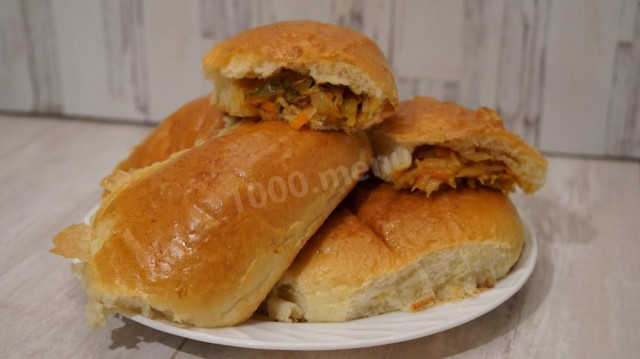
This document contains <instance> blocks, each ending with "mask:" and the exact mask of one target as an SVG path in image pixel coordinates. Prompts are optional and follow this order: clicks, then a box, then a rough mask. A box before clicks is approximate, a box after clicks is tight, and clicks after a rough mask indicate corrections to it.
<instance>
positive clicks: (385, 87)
mask: <svg viewBox="0 0 640 359" xmlns="http://www.w3.org/2000/svg"><path fill="white" fill-rule="evenodd" d="M203 68H204V71H205V75H206V77H207V78H211V77H213V76H214V74H218V73H219V74H222V75H223V76H225V77H228V78H235V79H238V78H243V77H267V76H269V75H270V74H271V73H273V72H275V71H276V70H278V69H280V68H287V69H291V70H296V71H299V72H303V73H309V74H310V75H311V76H312V77H314V78H315V79H316V80H317V81H319V82H329V83H333V84H336V85H345V86H348V87H350V88H351V89H352V90H353V91H354V92H355V93H357V94H359V93H366V94H368V95H370V96H372V97H376V98H379V99H388V100H390V102H392V103H393V104H394V105H395V104H396V103H397V98H398V96H397V92H396V85H395V80H394V77H393V74H392V72H391V68H390V66H389V64H388V63H387V60H386V59H385V56H384V54H383V53H382V51H381V50H380V48H378V46H377V45H376V44H375V43H374V42H373V41H372V40H371V39H369V38H368V37H366V36H364V35H362V34H361V33H359V32H357V31H355V30H352V29H349V28H346V27H341V26H336V25H330V24H324V23H319V22H315V21H307V20H303V21H285V22H279V23H275V24H271V25H266V26H261V27H257V28H254V29H250V30H247V31H244V32H242V33H240V34H238V35H236V36H234V37H232V38H230V39H228V40H226V41H223V42H221V43H219V44H217V45H216V46H215V47H214V48H213V49H212V50H211V51H210V52H209V53H208V54H207V55H206V56H205V57H204V59H203Z"/></svg>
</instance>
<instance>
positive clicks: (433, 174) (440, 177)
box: [425, 171, 450, 181]
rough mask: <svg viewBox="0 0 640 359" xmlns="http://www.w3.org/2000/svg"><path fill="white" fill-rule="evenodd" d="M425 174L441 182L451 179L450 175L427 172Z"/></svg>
mask: <svg viewBox="0 0 640 359" xmlns="http://www.w3.org/2000/svg"><path fill="white" fill-rule="evenodd" d="M425 174H427V175H428V176H429V177H433V178H435V179H438V180H441V181H446V180H448V179H449V177H450V175H449V174H447V173H442V172H436V171H425Z"/></svg>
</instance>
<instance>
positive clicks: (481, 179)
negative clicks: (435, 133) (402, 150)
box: [392, 146, 516, 196]
mask: <svg viewBox="0 0 640 359" xmlns="http://www.w3.org/2000/svg"><path fill="white" fill-rule="evenodd" d="M392 177H393V179H394V182H395V184H396V187H397V188H410V189H411V190H412V191H414V190H416V189H420V190H422V191H424V192H426V193H427V196H429V195H430V194H431V193H432V192H434V191H437V190H438V189H440V188H441V187H443V186H444V187H446V186H449V187H452V188H457V187H458V186H459V185H465V184H466V185H468V186H469V187H471V188H475V187H476V186H477V185H483V186H487V187H492V188H496V189H499V190H500V191H502V192H503V193H504V194H507V193H509V192H511V191H513V190H514V188H515V183H516V177H515V174H514V173H513V172H512V171H511V169H510V168H509V167H508V166H506V165H505V164H504V163H502V162H499V161H497V160H496V159H495V158H494V157H493V156H492V155H491V154H489V153H487V152H484V151H482V150H480V151H474V152H470V153H458V152H455V151H452V150H451V149H449V148H446V147H439V146H423V147H420V148H418V149H417V150H416V151H415V152H414V155H413V165H412V166H411V167H409V168H408V169H405V170H400V171H396V172H395V173H393V174H392Z"/></svg>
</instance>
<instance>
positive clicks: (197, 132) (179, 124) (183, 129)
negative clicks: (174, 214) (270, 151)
mask: <svg viewBox="0 0 640 359" xmlns="http://www.w3.org/2000/svg"><path fill="white" fill-rule="evenodd" d="M224 116H225V113H224V112H222V111H220V110H219V109H217V108H215V107H214V106H212V105H211V103H210V96H203V97H200V98H198V99H195V100H193V101H190V102H188V103H187V104H185V105H184V106H182V107H180V108H179V109H178V110H177V111H176V112H174V113H172V114H171V115H170V116H169V117H167V118H166V119H165V120H164V121H162V123H160V124H159V125H158V127H156V128H155V129H154V130H153V131H152V132H151V133H150V134H149V135H148V136H147V137H146V138H145V139H144V140H142V142H140V144H138V145H137V146H136V147H134V148H133V150H132V151H131V153H130V154H129V156H128V157H127V158H125V159H124V160H122V161H121V162H120V163H118V165H117V166H116V168H115V169H114V171H118V170H120V171H128V170H131V169H137V168H142V167H147V166H149V165H151V164H153V163H156V162H161V161H164V160H166V159H167V158H169V156H171V155H172V154H173V153H176V152H178V151H181V150H185V149H187V148H191V147H193V146H195V144H196V142H198V141H204V140H208V139H209V138H211V137H213V136H215V135H216V134H218V132H219V131H220V130H222V129H223V128H224V121H223V119H224Z"/></svg>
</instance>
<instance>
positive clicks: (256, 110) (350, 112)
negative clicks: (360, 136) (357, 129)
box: [237, 70, 381, 129]
mask: <svg viewBox="0 0 640 359" xmlns="http://www.w3.org/2000/svg"><path fill="white" fill-rule="evenodd" d="M237 85H238V87H239V88H240V89H241V91H242V93H243V96H242V98H243V101H244V103H243V105H244V107H245V108H246V109H247V110H248V112H249V113H252V114H256V115H259V116H260V117H262V118H264V119H267V120H275V119H281V118H283V119H285V120H286V121H287V122H289V123H290V124H291V126H292V127H293V128H296V129H298V128H300V127H302V126H304V125H306V124H309V125H311V127H318V126H320V125H322V126H323V127H333V128H336V129H337V128H351V127H354V126H355V125H356V123H358V122H360V121H366V120H367V119H369V118H370V117H371V116H374V115H376V114H378V113H379V112H380V109H381V104H380V102H379V101H376V100H374V99H372V98H369V97H368V96H366V95H357V94H355V93H353V92H352V91H351V90H350V89H349V88H347V87H346V86H338V85H332V84H326V83H323V84H320V83H317V82H315V81H314V80H313V78H311V77H309V76H305V75H302V74H299V73H297V72H295V71H290V70H281V71H279V72H277V73H275V74H274V75H272V76H270V77H268V78H265V79H258V78H256V79H252V78H245V79H241V80H237Z"/></svg>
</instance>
